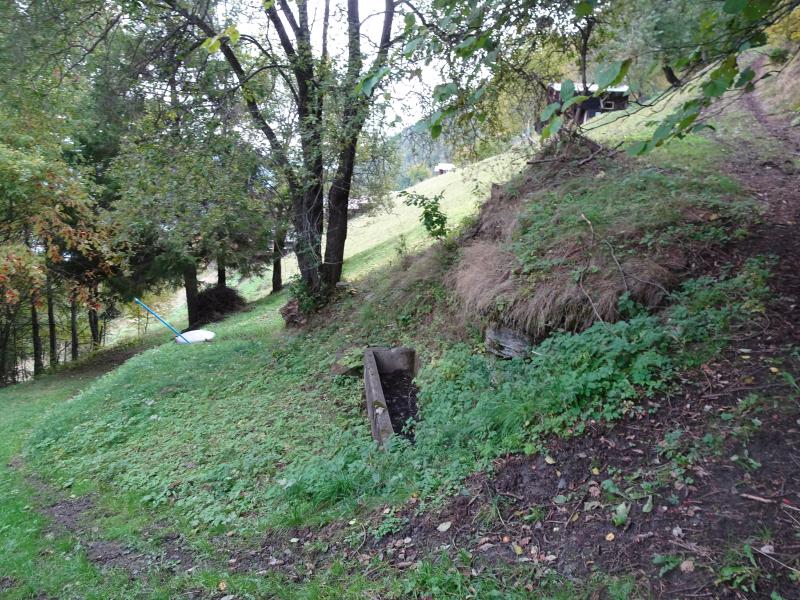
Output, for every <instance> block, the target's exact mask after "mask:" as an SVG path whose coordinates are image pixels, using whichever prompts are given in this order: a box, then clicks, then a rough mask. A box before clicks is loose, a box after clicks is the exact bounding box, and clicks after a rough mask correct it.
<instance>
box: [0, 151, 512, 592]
mask: <svg viewBox="0 0 800 600" xmlns="http://www.w3.org/2000/svg"><path fill="white" fill-rule="evenodd" d="M512 162H513V161H511V160H510V159H509V158H508V157H499V158H498V159H490V160H489V161H485V163H484V164H483V165H481V166H480V167H479V168H478V170H469V169H468V170H464V171H461V172H459V173H456V174H448V175H444V176H440V177H436V178H432V179H429V180H427V181H423V182H421V183H420V184H418V185H417V186H415V190H416V191H418V192H420V193H429V194H436V193H439V192H440V191H442V192H443V193H444V201H443V203H442V208H443V209H444V211H445V212H446V213H447V214H448V217H449V218H450V219H451V222H457V221H458V220H459V219H461V218H462V217H464V216H465V215H467V214H469V213H470V212H472V211H473V210H474V206H475V203H476V201H477V200H478V199H479V198H481V197H483V196H484V195H485V193H486V188H487V186H488V183H490V182H491V181H502V180H503V178H504V177H506V176H507V174H508V173H509V169H510V168H513V167H512V166H511V164H510V163H512ZM401 235H403V236H404V237H405V239H406V244H407V246H408V247H409V248H415V249H419V248H421V247H423V246H424V245H426V244H427V243H429V241H428V240H427V239H426V237H425V235H424V231H423V230H422V228H421V226H420V225H419V215H418V214H417V211H416V209H413V208H409V207H406V206H404V205H403V204H401V203H399V202H395V205H394V207H393V208H392V210H390V211H386V212H382V213H379V214H377V215H372V216H365V217H360V218H358V219H356V220H354V222H353V224H352V228H351V232H350V236H349V239H348V262H347V263H346V266H345V273H346V275H347V277H349V278H353V277H358V276H360V275H363V274H364V273H366V272H368V271H369V270H371V269H374V268H376V267H377V266H380V265H382V264H386V263H387V262H388V261H390V260H391V259H392V258H394V257H396V255H397V253H396V247H397V243H398V241H399V237H400V236H401ZM290 269H291V267H290ZM266 285H268V278H267V279H265V280H259V279H251V280H248V281H245V282H242V291H243V293H244V294H245V295H246V296H247V297H249V298H251V299H252V298H257V297H258V296H259V295H261V294H263V293H264V290H265V286H266ZM285 300H286V294H285V293H284V294H280V295H277V296H272V297H269V298H266V299H264V300H261V301H259V302H256V303H255V305H253V307H252V308H251V310H250V311H248V312H246V313H243V314H240V315H237V316H235V317H232V318H230V319H228V320H226V321H225V322H224V323H221V324H218V325H215V326H211V327H210V329H212V330H215V331H217V332H218V334H219V337H218V338H217V341H216V342H215V344H213V345H200V346H193V347H190V348H185V347H184V348H178V347H176V346H173V345H171V344H166V345H164V346H161V347H158V348H154V349H152V350H150V351H147V352H145V353H143V354H141V355H139V356H136V357H134V358H133V359H131V360H129V361H128V362H127V363H126V364H125V365H123V366H122V367H121V368H119V369H118V370H117V371H115V372H114V373H112V374H110V375H108V376H107V377H104V378H100V379H97V380H96V381H95V379H96V378H97V376H98V375H99V374H100V372H101V371H99V370H97V369H95V368H85V369H80V368H79V369H76V370H74V371H71V372H69V373H66V374H58V375H54V376H51V377H47V378H44V379H42V380H39V381H37V382H32V383H29V384H25V385H20V386H15V387H12V388H7V389H4V390H0V404H2V405H3V407H4V412H3V416H2V419H0V428H2V429H0V432H2V433H3V436H2V444H3V445H2V450H0V452H2V455H0V460H2V462H3V464H5V463H6V462H8V460H9V459H10V458H11V457H13V456H16V455H18V454H20V452H21V451H22V449H23V447H24V445H25V442H26V440H27V438H28V437H29V435H30V432H31V430H36V429H38V432H39V433H38V435H39V436H40V437H41V436H43V435H47V436H48V437H51V434H52V433H54V432H56V431H59V432H62V433H66V432H68V431H69V430H70V429H71V428H72V426H73V425H76V424H80V425H78V428H77V429H76V430H75V431H83V432H84V433H86V434H87V435H86V437H83V438H82V439H84V440H89V439H92V440H94V441H93V442H91V443H92V445H93V446H96V448H95V450H96V453H94V456H95V457H96V458H97V462H96V463H95V464H94V465H93V466H88V465H86V464H83V465H80V466H78V465H77V464H76V463H74V462H72V461H71V460H70V459H69V457H68V451H67V450H66V449H65V448H62V447H61V446H60V445H56V446H53V447H49V448H48V449H49V450H51V451H53V452H55V454H56V455H57V456H59V458H60V459H61V460H57V461H56V462H54V463H50V464H49V465H46V464H44V463H42V464H40V465H39V468H38V471H39V473H40V474H41V475H44V476H45V477H46V478H47V479H48V480H49V481H51V482H52V483H53V484H54V485H55V486H56V488H57V489H58V488H60V487H61V485H63V484H64V483H65V482H69V484H70V486H71V487H70V491H71V492H72V493H73V494H75V495H81V494H85V493H92V494H95V495H96V497H97V498H98V510H99V511H105V512H106V513H108V514H112V515H114V516H112V517H107V518H103V519H100V520H99V522H100V523H101V524H102V527H103V530H104V531H105V533H106V534H107V537H111V538H118V539H122V540H125V541H126V542H130V543H131V544H133V545H138V546H140V547H142V548H143V549H145V550H146V544H144V545H143V544H142V542H141V540H140V539H139V537H138V533H139V530H140V529H141V528H143V527H144V526H145V525H146V523H147V521H148V520H149V519H148V517H149V516H152V514H153V513H152V511H151V510H143V505H142V503H141V498H142V496H150V497H151V500H150V506H148V508H149V509H152V508H155V509H156V510H155V512H156V513H158V512H159V507H160V509H161V511H163V512H164V513H165V515H166V516H168V517H169V518H170V519H174V518H175V516H176V515H175V514H174V512H172V511H170V510H165V509H164V507H163V503H164V502H165V501H167V500H169V501H174V500H175V498H178V499H179V502H178V503H177V504H178V505H179V506H180V505H181V504H182V502H183V499H182V498H180V496H181V495H182V494H183V492H184V490H183V488H181V489H174V488H170V484H172V483H173V482H175V481H181V480H187V479H188V480H189V481H188V482H185V483H184V485H186V486H190V487H192V486H196V488H199V489H195V490H194V492H188V494H187V496H190V497H191V498H192V500H191V502H189V506H187V507H186V510H185V511H182V512H183V513H184V517H185V518H179V523H180V526H179V529H181V530H183V531H184V532H189V533H191V532H192V530H193V528H196V527H197V525H198V524H202V527H201V528H205V529H203V531H205V532H206V533H207V532H208V531H209V529H207V528H208V527H209V526H217V527H218V526H220V525H221V524H227V523H228V521H230V520H231V519H234V518H235V517H236V512H235V511H236V509H241V508H242V506H236V507H234V508H233V510H232V509H231V508H230V507H228V506H227V504H228V503H227V502H226V499H227V498H228V497H235V496H236V495H238V494H239V493H240V489H246V495H247V500H246V501H245V504H253V505H255V506H256V507H257V508H259V509H260V510H257V511H256V513H255V517H256V521H258V520H260V519H263V518H264V517H265V515H264V514H263V512H264V505H263V502H264V497H263V496H264V494H265V490H266V489H267V488H268V487H269V486H271V485H274V476H275V474H276V473H277V472H278V471H279V469H280V466H281V465H282V464H285V463H286V462H292V461H302V460H305V458H304V457H307V456H309V455H314V454H318V453H320V452H324V449H325V448H326V447H330V445H331V440H335V439H336V438H337V435H336V434H337V432H339V431H341V430H342V429H346V430H352V431H355V432H358V433H360V434H365V433H366V432H367V430H366V427H365V425H364V423H363V419H361V418H360V391H359V388H358V385H357V384H356V383H355V382H353V381H351V380H337V381H336V382H335V385H334V386H333V387H332V388H331V387H330V384H331V381H330V378H328V377H324V378H322V379H319V378H316V381H314V379H313V378H312V379H311V381H309V379H307V378H308V376H309V374H310V373H316V372H318V371H320V370H322V371H323V372H324V371H325V369H326V367H327V365H328V364H329V361H330V355H329V353H330V352H331V351H332V350H335V347H336V344H337V343H339V342H342V341H343V340H342V339H341V338H338V339H336V338H333V339H328V340H326V343H324V344H321V345H313V344H310V345H308V346H306V343H307V342H308V340H306V339H305V338H306V336H304V335H302V334H301V335H299V336H296V337H293V336H291V335H289V336H283V335H282V334H281V333H280V330H281V326H282V321H281V319H280V317H279V315H278V312H277V309H278V308H279V306H280V305H281V304H282V303H283V302H285ZM173 304H174V303H173ZM173 304H170V305H169V311H168V313H169V314H170V315H171V317H172V318H173V319H174V320H175V322H176V323H177V324H179V325H180V323H181V317H180V315H181V306H180V304H177V305H173ZM151 335H152V334H151ZM308 348H311V350H312V351H311V352H309V351H308V350H307V349H308ZM300 356H302V357H303V359H302V360H298V358H299V357H300ZM92 383H93V385H91V386H90V384H92ZM85 387H90V388H91V389H90V390H88V391H86V392H84V393H83V394H80V395H79V396H78V398H77V399H76V400H75V401H74V402H70V403H67V402H65V401H66V400H67V399H68V398H70V397H72V396H73V395H75V394H76V393H78V392H79V391H80V390H81V389H83V388H85ZM329 408H330V409H329ZM97 415H105V417H108V418H105V417H101V418H100V419H98V420H95V419H94V416H97ZM151 417H152V418H151ZM87 419H88V420H89V421H93V424H92V425H88V427H89V428H88V429H87V428H86V427H87ZM42 423H45V424H44V425H42ZM265 431H272V432H273V434H270V435H265V433H264V432H265ZM73 433H74V432H73ZM275 434H277V435H275ZM123 440H124V443H121V442H122V441H123ZM145 448H146V451H145V450H144V449H145ZM40 450H41V448H38V449H37V450H36V451H35V452H34V455H38V454H39V451H40ZM106 450H110V452H108V453H106V452H105V451H106ZM93 452H94V451H90V452H89V454H93ZM81 454H82V455H83V456H85V457H88V454H86V453H85V452H83V451H81ZM188 457H191V458H188ZM31 460H35V458H34V457H31ZM47 462H49V461H47ZM93 462H94V460H93ZM188 462H191V463H192V467H191V468H190V470H191V471H194V474H193V473H191V472H190V473H187V466H186V465H187V463H188ZM72 468H75V469H77V471H76V472H74V473H73V472H72V471H71V469H72ZM244 473H247V479H246V480H244V479H240V480H239V481H238V482H237V486H236V488H235V489H231V485H230V483H229V482H230V481H232V480H236V479H238V478H239V476H241V475H242V474H244ZM155 474H157V475H156V476H155V477H154V475H155ZM112 481H113V482H114V484H115V485H114V486H113V487H110V486H108V484H110V483H111V482H112ZM201 485H202V487H200V486H201ZM167 489H170V491H169V492H167V493H166V494H165V493H164V492H165V490H167ZM0 490H2V492H0V493H2V496H3V509H2V511H3V512H2V513H0V519H2V521H0V523H1V525H0V540H2V545H3V548H4V549H5V550H6V552H4V554H3V555H2V556H1V557H0V573H2V574H3V575H6V574H7V575H8V576H9V577H12V578H13V579H12V580H10V581H9V582H8V583H7V585H6V583H3V587H0V590H4V589H5V587H9V588H10V589H12V590H13V591H4V592H3V594H4V597H5V595H8V596H9V597H20V598H23V597H28V595H29V594H32V593H33V592H34V591H36V592H42V593H48V594H54V595H58V596H60V597H65V596H62V595H66V596H69V595H72V596H74V597H85V596H87V595H93V594H94V595H96V597H109V596H110V595H113V593H114V592H116V593H117V594H121V593H123V594H125V595H128V594H131V595H139V594H141V595H147V596H148V597H149V596H150V595H154V594H156V593H159V594H164V595H165V596H166V595H169V594H170V590H171V589H174V587H173V586H174V585H178V586H180V587H189V586H191V585H192V584H191V582H190V581H180V582H174V581H173V582H171V583H168V584H166V585H164V584H163V583H157V582H158V581H159V578H158V577H155V578H151V579H149V580H147V582H146V583H144V584H142V585H143V586H145V587H142V585H139V584H138V583H137V584H135V585H133V584H130V583H128V582H127V578H126V577H125V576H124V575H122V574H118V575H119V576H115V577H112V578H105V577H103V576H101V575H100V573H99V572H98V571H97V570H96V569H95V568H94V567H93V566H92V565H91V564H89V563H88V562H87V561H86V559H85V556H84V554H83V551H82V550H81V547H80V543H79V542H78V541H76V540H75V539H74V538H71V537H70V536H68V535H62V536H60V537H58V538H57V539H51V537H52V536H48V535H47V534H46V521H47V520H46V519H45V518H43V517H34V519H33V521H31V515H35V512H34V511H33V509H32V505H31V504H32V503H31V498H32V497H33V496H34V495H35V492H34V490H33V489H32V488H30V487H29V486H26V485H25V483H24V478H23V476H22V475H21V474H20V473H18V472H16V471H13V470H11V469H9V468H7V467H5V466H3V467H0ZM120 491H122V492H123V493H120ZM145 491H147V492H149V493H147V494H145V493H144V492H145ZM251 498H252V499H253V500H251ZM250 525H251V527H255V524H254V523H253V522H252V520H250ZM195 537H196V536H195ZM204 539H208V538H207V537H205V536H201V537H200V538H197V537H196V539H195V541H196V542H197V543H196V546H197V551H198V552H199V553H200V554H202V551H203V540H204ZM52 548H57V550H58V552H57V553H56V554H50V550H51V549H52ZM42 556H44V557H45V558H42ZM51 556H52V558H47V557H51ZM45 574H46V575H45ZM222 577H224V574H219V575H218V574H215V573H214V572H213V571H212V572H208V573H205V574H198V575H196V576H195V579H196V580H197V583H196V585H198V586H200V587H203V586H204V585H207V584H208V581H210V580H216V579H220V578H222ZM209 578H210V579H209ZM261 579H262V580H263V578H261ZM13 584H17V585H13ZM258 585H259V586H261V587H262V588H263V589H269V590H273V591H274V589H279V588H280V584H275V585H278V588H274V587H273V584H272V583H268V582H267V583H265V582H264V581H260V582H259V584H258ZM153 586H155V587H153ZM264 586H266V588H265V587H264ZM327 586H328V587H330V589H331V590H335V589H336V585H335V583H331V582H328V584H327ZM312 587H313V586H312ZM347 587H348V589H349V590H350V592H352V593H353V594H356V592H357V590H358V586H355V585H354V582H353V581H352V580H351V579H348V582H347ZM331 593H334V592H331ZM334 597H337V596H336V595H335V593H334Z"/></svg>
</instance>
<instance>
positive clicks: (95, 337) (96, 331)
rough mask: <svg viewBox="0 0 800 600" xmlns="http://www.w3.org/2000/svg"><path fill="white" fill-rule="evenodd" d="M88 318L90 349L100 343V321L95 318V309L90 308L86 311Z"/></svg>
mask: <svg viewBox="0 0 800 600" xmlns="http://www.w3.org/2000/svg"><path fill="white" fill-rule="evenodd" d="M86 316H87V318H88V319H89V332H90V333H91V336H92V349H94V348H95V347H96V346H98V345H100V322H99V319H98V318H97V310H96V309H94V308H90V309H89V310H88V311H87V313H86Z"/></svg>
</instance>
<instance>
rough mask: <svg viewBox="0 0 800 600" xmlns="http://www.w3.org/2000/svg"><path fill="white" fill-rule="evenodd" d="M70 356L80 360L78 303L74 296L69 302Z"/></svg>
mask: <svg viewBox="0 0 800 600" xmlns="http://www.w3.org/2000/svg"><path fill="white" fill-rule="evenodd" d="M69 337H70V358H71V359H72V360H78V303H77V301H76V300H75V298H73V299H72V300H71V301H70V304H69Z"/></svg>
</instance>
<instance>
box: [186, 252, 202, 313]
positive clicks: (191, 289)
mask: <svg viewBox="0 0 800 600" xmlns="http://www.w3.org/2000/svg"><path fill="white" fill-rule="evenodd" d="M183 286H184V287H185V288H186V312H187V316H188V318H189V327H191V326H193V325H194V324H195V323H197V321H199V320H200V315H199V314H198V310H197V308H198V307H197V296H198V294H199V291H198V289H199V286H198V283H197V267H196V266H195V265H194V264H192V265H189V266H187V267H185V268H184V269H183Z"/></svg>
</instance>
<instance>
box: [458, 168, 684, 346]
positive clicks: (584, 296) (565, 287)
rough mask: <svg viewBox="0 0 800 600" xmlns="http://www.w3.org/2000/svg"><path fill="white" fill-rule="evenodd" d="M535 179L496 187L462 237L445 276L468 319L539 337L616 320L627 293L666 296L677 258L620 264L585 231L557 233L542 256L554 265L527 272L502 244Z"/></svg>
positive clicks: (649, 300)
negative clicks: (454, 262) (455, 260)
mask: <svg viewBox="0 0 800 600" xmlns="http://www.w3.org/2000/svg"><path fill="white" fill-rule="evenodd" d="M532 182H533V183H532ZM537 183H541V179H539V181H537V178H536V175H535V174H533V175H532V176H531V175H529V176H527V178H524V179H523V185H522V186H521V189H520V190H518V191H517V193H516V194H510V193H509V192H508V189H503V188H501V187H500V186H493V188H492V194H491V197H490V199H489V200H488V201H487V202H486V203H485V204H484V205H483V206H482V208H481V212H480V215H479V218H478V222H477V225H476V226H475V227H474V228H473V229H472V231H471V232H470V234H469V235H467V236H465V237H466V239H464V240H463V242H464V244H463V246H462V249H461V253H460V258H459V261H458V263H457V265H456V266H455V268H453V269H452V270H451V272H450V273H449V274H448V276H447V278H446V282H447V284H448V287H450V288H451V289H454V290H455V292H456V294H457V296H458V298H459V299H460V301H461V305H462V308H463V310H464V313H465V318H467V319H469V318H474V317H476V316H477V317H480V318H487V319H489V320H492V321H496V322H499V323H502V324H503V325H506V326H508V327H512V328H514V329H517V330H520V331H524V332H525V333H527V334H529V335H531V336H532V337H533V338H534V339H536V340H541V339H544V338H545V337H547V335H549V334H550V333H551V332H552V331H554V330H556V329H564V330H567V331H582V330H584V329H586V328H587V327H589V326H590V325H592V324H593V323H594V322H596V321H598V320H603V321H614V320H616V319H618V318H619V314H618V306H619V299H620V297H621V296H622V295H623V294H625V293H626V292H627V293H628V294H629V295H630V297H631V299H632V300H634V301H636V302H638V303H640V304H642V305H644V306H646V307H649V308H653V307H657V306H659V305H660V304H661V303H662V302H663V301H664V299H665V296H666V295H667V294H668V293H669V291H668V290H669V289H670V288H671V287H673V286H674V285H675V284H676V283H677V279H678V278H677V276H676V274H675V271H678V270H681V268H682V266H683V263H684V262H685V260H684V259H683V257H682V256H678V255H676V253H675V252H671V251H667V252H665V251H662V254H661V255H659V256H646V255H644V256H641V257H637V258H628V259H626V260H624V261H623V262H622V263H620V261H619V260H618V258H617V256H616V254H615V253H614V251H613V247H612V246H611V245H610V244H608V243H606V242H603V241H602V240H594V239H593V235H592V236H590V235H588V234H587V235H585V236H581V237H578V238H570V239H564V238H562V239H560V240H559V241H558V242H557V243H556V244H554V245H552V246H551V247H550V248H548V249H547V250H545V251H544V252H543V254H542V258H543V259H545V260H546V261H549V262H550V264H553V265H555V266H554V267H552V269H551V270H550V272H549V273H547V275H546V276H542V274H541V273H540V274H539V275H538V277H532V276H530V275H527V274H524V273H523V270H522V265H521V264H520V262H519V261H518V259H517V257H516V256H515V255H514V254H513V253H512V252H510V251H509V250H507V249H506V247H507V246H508V243H509V242H510V241H511V240H512V238H513V236H514V231H515V228H516V227H517V214H518V212H519V209H520V204H521V200H520V198H521V197H527V198H528V201H529V199H530V196H531V193H533V192H535V190H534V189H532V188H533V187H534V186H535V185H536V184H537ZM629 233H630V232H629ZM631 235H633V234H632V233H631ZM678 254H680V252H679V251H678Z"/></svg>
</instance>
